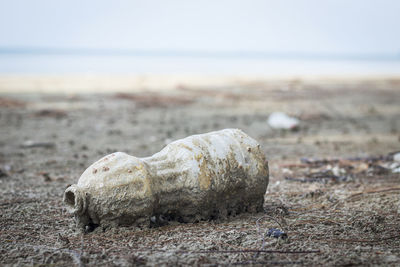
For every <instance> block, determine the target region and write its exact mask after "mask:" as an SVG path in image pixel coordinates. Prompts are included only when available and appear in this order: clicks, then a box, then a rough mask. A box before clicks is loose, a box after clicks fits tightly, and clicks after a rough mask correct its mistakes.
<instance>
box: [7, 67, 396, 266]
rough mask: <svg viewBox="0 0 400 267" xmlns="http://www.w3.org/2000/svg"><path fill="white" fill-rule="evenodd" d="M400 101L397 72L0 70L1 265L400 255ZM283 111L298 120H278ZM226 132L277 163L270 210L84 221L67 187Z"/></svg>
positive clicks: (389, 258) (376, 260)
mask: <svg viewBox="0 0 400 267" xmlns="http://www.w3.org/2000/svg"><path fill="white" fill-rule="evenodd" d="M399 103H400V77H397V76H369V77H368V76H359V77H356V76H347V77H343V76H341V77H339V76H337V77H323V76H318V77H315V76H309V77H307V76H301V77H300V76H298V77H296V76H292V77H287V76H281V77H279V76H275V77H265V76H194V75H193V76H190V75H186V76H180V75H131V76H130V75H101V76H99V75H72V74H71V75H53V76H51V75H1V76H0V206H1V213H0V226H1V230H0V239H1V240H2V241H1V244H0V262H2V263H3V264H6V265H53V264H54V265H56V266H70V265H71V262H73V263H74V264H75V265H76V266H83V265H85V266H86V265H87V266H99V265H105V266H114V265H160V264H166V265H168V264H169V265H186V266H188V265H190V266H192V265H199V266H218V265H235V264H239V265H251V264H253V265H257V264H259V265H272V264H294V265H369V264H383V265H398V264H399V262H400V256H399V246H400V235H399V230H400V228H399V226H400V217H399V212H400V210H399V205H400V198H399V192H400V187H399V181H400V169H397V168H398V165H400V163H398V162H395V161H394V158H393V155H395V152H398V151H400V105H399ZM274 111H281V112H285V113H286V114H288V115H290V116H294V117H296V118H298V119H299V120H300V125H299V127H298V129H297V130H295V131H292V130H279V129H273V128H271V127H270V126H269V125H268V124H267V119H268V116H269V115H270V114H271V113H272V112H274ZM224 128H240V129H242V130H243V131H244V132H246V133H247V134H249V135H250V136H251V137H253V138H254V139H256V140H257V141H258V142H260V144H261V147H262V150H263V152H264V153H265V155H266V157H267V159H268V161H269V164H270V183H269V186H268V190H267V194H266V196H265V203H264V210H265V211H264V212H263V213H258V214H241V215H239V216H235V217H230V218H229V219H228V220H224V221H203V222H200V223H196V224H181V223H176V222H171V223H170V224H169V225H167V226H162V227H158V228H150V229H137V228H133V227H120V228H115V229H109V230H107V231H105V232H102V231H100V230H95V231H93V232H91V233H87V234H81V233H80V232H79V231H77V229H76V228H75V225H74V220H73V218H72V217H71V215H70V214H68V213H67V211H66V208H65V205H64V204H63V203H62V195H63V192H64V190H65V188H66V187H67V186H68V185H70V184H73V183H76V182H77V180H78V178H79V177H80V175H81V174H82V172H83V171H84V170H85V169H86V168H87V167H88V166H89V165H90V164H91V163H93V162H94V161H96V160H98V159H99V158H101V157H102V156H104V155H106V154H109V153H112V152H115V151H123V152H126V153H128V154H131V155H135V156H138V157H143V156H149V155H152V154H153V153H156V152H158V151H160V150H161V149H162V148H163V147H164V146H165V145H166V144H168V143H170V142H171V141H173V140H176V139H179V138H183V137H186V136H189V135H192V134H198V133H205V132H210V131H214V130H219V129H224ZM396 164H397V165H396ZM396 170H398V171H396ZM270 228H279V229H281V230H283V231H285V232H286V233H287V238H273V237H268V236H267V234H266V233H268V229H270Z"/></svg>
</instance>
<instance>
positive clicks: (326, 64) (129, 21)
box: [0, 0, 400, 76]
mask: <svg viewBox="0 0 400 267" xmlns="http://www.w3.org/2000/svg"><path fill="white" fill-rule="evenodd" d="M399 12H400V2H399V1H396V0H382V1H375V0H352V1H346V0H327V1H318V0H298V1H291V0H282V1H271V0H254V1H237V0H234V1H223V0H221V1H209V0H205V1H200V2H198V1H180V0H169V1H154V0H150V1H128V0H126V1H123V0H117V1H107V0H97V1H94V0H87V1H79V0H69V1H66V0H60V1H52V0H37V1H27V0H15V1H6V0H1V1H0V73H7V74H15V73H41V74H43V73H50V74H60V73H129V74H133V73H135V74H144V73H145V74H149V73H153V74H154V73H156V74H176V73H179V74H183V73H184V74H224V75H226V74H228V75H229V74H245V75H249V74H250V75H268V76H276V75H354V74H357V75H359V74H367V75H371V74H374V75H375V74H377V75H382V74H383V75H387V74H388V75H391V74H399V73H400V35H399V29H400V19H399V16H398V14H399Z"/></svg>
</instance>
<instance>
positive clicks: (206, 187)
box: [64, 129, 269, 227]
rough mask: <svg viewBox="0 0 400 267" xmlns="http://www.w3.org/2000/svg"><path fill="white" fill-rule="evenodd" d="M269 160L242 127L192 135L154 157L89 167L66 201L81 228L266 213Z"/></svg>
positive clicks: (108, 160)
mask: <svg viewBox="0 0 400 267" xmlns="http://www.w3.org/2000/svg"><path fill="white" fill-rule="evenodd" d="M268 177H269V173H268V163H267V161H266V160H265V156H264V154H263V153H262V151H261V150H260V145H259V144H258V143H257V142H256V141H255V140H254V139H252V138H251V137H249V136H248V135H246V134H245V133H244V132H242V131H241V130H238V129H225V130H221V131H216V132H211V133H206V134H200V135H193V136H189V137H187V138H184V139H181V140H177V141H175V142H172V143H170V144H168V145H167V146H166V147H165V148H164V149H162V150H161V151H160V152H158V153H156V154H154V155H153V156H151V157H146V158H136V157H133V156H130V155H128V154H125V153H122V152H116V153H113V154H110V155H107V156H105V157H103V158H102V159H100V160H99V161H97V162H95V163H94V164H92V165H91V166H90V167H89V168H87V169H86V170H85V172H84V173H83V174H82V176H81V177H80V178H79V181H78V184H75V185H71V186H70V187H68V188H67V189H66V190H65V193H64V202H65V203H66V204H67V206H68V208H69V211H70V212H71V213H73V214H74V215H75V219H76V222H77V225H78V226H79V227H93V226H97V225H103V226H110V225H111V226H115V225H132V224H135V225H149V224H150V223H151V221H153V222H155V223H157V222H160V221H168V220H175V221H180V222H195V221H200V220H208V219H214V218H224V217H226V216H229V215H234V214H238V213H241V212H257V211H261V210H262V207H263V202H264V194H265V192H266V189H267V185H268Z"/></svg>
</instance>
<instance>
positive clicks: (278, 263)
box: [227, 261, 303, 266]
mask: <svg viewBox="0 0 400 267" xmlns="http://www.w3.org/2000/svg"><path fill="white" fill-rule="evenodd" d="M253 264H262V265H290V264H303V262H302V261H240V262H231V263H229V264H227V265H229V266H230V265H253Z"/></svg>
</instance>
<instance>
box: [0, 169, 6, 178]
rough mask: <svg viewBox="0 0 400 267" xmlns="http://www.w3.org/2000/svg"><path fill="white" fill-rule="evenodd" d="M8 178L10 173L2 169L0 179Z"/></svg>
mask: <svg viewBox="0 0 400 267" xmlns="http://www.w3.org/2000/svg"><path fill="white" fill-rule="evenodd" d="M3 177H8V173H7V172H6V171H5V170H2V169H0V178H3Z"/></svg>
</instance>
